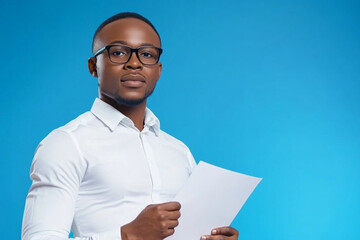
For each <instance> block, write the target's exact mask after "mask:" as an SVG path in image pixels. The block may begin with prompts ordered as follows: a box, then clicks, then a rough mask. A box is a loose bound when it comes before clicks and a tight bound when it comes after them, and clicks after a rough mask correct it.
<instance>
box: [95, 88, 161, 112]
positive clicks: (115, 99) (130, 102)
mask: <svg viewBox="0 0 360 240" xmlns="http://www.w3.org/2000/svg"><path fill="white" fill-rule="evenodd" d="M154 90H155V86H154V87H153V88H152V89H150V90H149V91H147V92H145V95H144V97H142V98H138V99H128V98H124V97H121V96H119V95H117V96H114V95H113V94H107V93H105V92H102V94H103V96H104V95H105V96H106V98H107V99H108V101H109V100H110V102H112V103H113V104H114V103H115V104H116V105H120V106H127V107H135V106H138V105H140V104H142V103H143V102H144V101H146V99H147V98H148V97H150V96H151V94H152V93H153V92H154ZM113 104H111V105H113ZM113 106H114V105H113Z"/></svg>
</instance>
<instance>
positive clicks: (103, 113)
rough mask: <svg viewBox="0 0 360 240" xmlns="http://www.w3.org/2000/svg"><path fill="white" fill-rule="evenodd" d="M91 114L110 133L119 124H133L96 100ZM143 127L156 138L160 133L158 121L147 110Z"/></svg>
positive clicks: (102, 102) (122, 115)
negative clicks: (108, 129)
mask: <svg viewBox="0 0 360 240" xmlns="http://www.w3.org/2000/svg"><path fill="white" fill-rule="evenodd" d="M91 112H92V113H93V114H94V115H95V116H96V117H97V118H98V119H100V121H102V122H103V123H104V124H105V125H106V126H107V127H108V128H110V130H111V131H114V130H115V128H116V127H117V126H118V125H119V123H121V122H123V123H124V124H125V125H129V124H127V123H129V122H130V123H131V124H132V125H134V124H133V122H132V121H131V120H130V119H129V118H128V117H126V116H125V115H124V114H122V113H121V112H120V111H118V110H117V109H115V108H114V107H113V106H111V105H109V104H107V103H106V102H104V101H102V100H100V99H99V98H96V99H95V101H94V103H93V105H92V107H91ZM144 123H145V124H144V126H147V127H148V128H149V129H151V128H152V130H153V131H154V133H155V135H156V136H158V135H159V132H160V121H159V119H158V118H157V117H156V116H155V114H154V113H153V112H152V111H151V110H150V109H148V108H146V109H145V121H144Z"/></svg>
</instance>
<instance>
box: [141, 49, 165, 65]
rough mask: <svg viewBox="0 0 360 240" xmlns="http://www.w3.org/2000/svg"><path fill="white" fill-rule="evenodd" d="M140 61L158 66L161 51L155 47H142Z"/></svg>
mask: <svg viewBox="0 0 360 240" xmlns="http://www.w3.org/2000/svg"><path fill="white" fill-rule="evenodd" d="M138 54H139V59H140V61H141V62H142V63H143V64H156V63H157V62H158V60H159V57H160V56H159V55H160V54H159V49H157V48H155V47H142V48H140V49H139V52H138Z"/></svg>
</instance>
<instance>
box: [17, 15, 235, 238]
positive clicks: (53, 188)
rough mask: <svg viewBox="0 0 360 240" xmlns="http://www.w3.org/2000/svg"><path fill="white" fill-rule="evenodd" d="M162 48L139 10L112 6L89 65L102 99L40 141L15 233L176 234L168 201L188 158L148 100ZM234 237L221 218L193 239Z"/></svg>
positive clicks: (176, 209) (175, 210) (190, 163)
mask: <svg viewBox="0 0 360 240" xmlns="http://www.w3.org/2000/svg"><path fill="white" fill-rule="evenodd" d="M161 53H162V49H161V40H160V36H159V34H158V33H157V31H156V29H155V28H154V26H153V25H152V24H151V23H150V22H149V21H148V20H147V19H145V18H144V17H142V16H141V15H138V14H135V13H120V14H117V15H115V16H113V17H111V18H109V19H108V20H106V21H105V22H104V23H103V24H101V25H100V26H99V28H98V29H97V31H96V32H95V34H94V39H93V54H94V55H93V57H91V58H90V59H89V60H88V68H89V71H90V73H91V74H92V75H93V76H94V77H97V78H98V85H99V98H100V99H96V100H95V102H94V104H93V106H92V108H91V112H87V113H84V114H82V115H80V116H79V117H78V118H76V119H75V120H73V121H71V122H70V123H68V124H66V125H65V126H63V127H61V128H59V129H56V130H54V131H53V132H51V133H50V134H49V135H48V136H47V137H46V138H45V139H44V140H43V141H42V142H41V143H40V144H39V146H38V148H37V150H36V153H35V156H34V160H33V164H32V167H31V178H32V180H33V183H32V186H31V188H30V191H29V194H28V197H27V199H26V207H25V212H24V219H23V232H22V238H23V240H37V239H42V240H45V239H46V240H47V239H58V240H60V239H68V237H67V236H68V234H69V229H70V227H71V228H72V230H73V232H74V236H75V237H76V239H82V240H85V239H99V240H100V239H103V240H108V239H109V240H110V239H111V240H114V239H123V240H127V239H128V240H131V239H146V240H159V239H164V238H166V237H168V236H170V235H172V234H173V233H174V231H175V227H176V226H177V225H178V224H179V218H180V207H181V206H180V203H178V202H171V201H170V200H171V199H172V198H173V197H174V196H175V195H176V193H177V192H178V191H179V189H180V188H181V187H182V186H183V185H184V183H185V181H186V179H187V178H188V177H189V175H190V174H191V171H192V168H193V167H194V166H195V161H194V159H193V157H192V155H191V153H190V151H189V150H188V148H187V147H186V146H185V145H184V144H183V143H182V142H180V141H179V140H176V139H175V138H173V137H171V136H170V135H168V134H166V133H165V132H163V131H161V130H160V125H159V121H158V119H157V118H156V117H155V115H154V114H153V113H152V112H151V111H150V110H149V109H147V108H146V101H147V98H148V97H149V96H150V95H151V93H152V92H153V90H154V88H155V85H156V82H157V81H158V79H159V77H160V73H161V68H162V64H161V63H160V62H159V58H160V55H161ZM209 211H210V210H209ZM180 221H181V219H180ZM237 237H238V232H237V231H236V230H235V229H234V228H231V227H219V228H216V229H213V230H212V231H211V234H210V235H204V236H201V239H213V240H215V239H229V240H234V239H237ZM199 238H200V236H199Z"/></svg>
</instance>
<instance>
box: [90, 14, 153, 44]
mask: <svg viewBox="0 0 360 240" xmlns="http://www.w3.org/2000/svg"><path fill="white" fill-rule="evenodd" d="M114 42H124V43H125V44H126V45H129V46H131V47H139V46H141V45H144V44H150V45H153V46H156V47H160V39H159V37H158V35H157V34H156V32H155V31H154V29H152V27H151V26H150V25H148V24H147V23H145V22H143V21H141V20H140V19H136V18H123V19H119V20H116V21H114V22H111V23H109V24H107V25H106V26H104V27H103V29H101V30H100V32H99V33H98V34H97V37H96V39H95V42H94V48H95V49H96V50H97V49H99V48H102V47H104V46H106V45H108V44H111V43H114Z"/></svg>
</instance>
